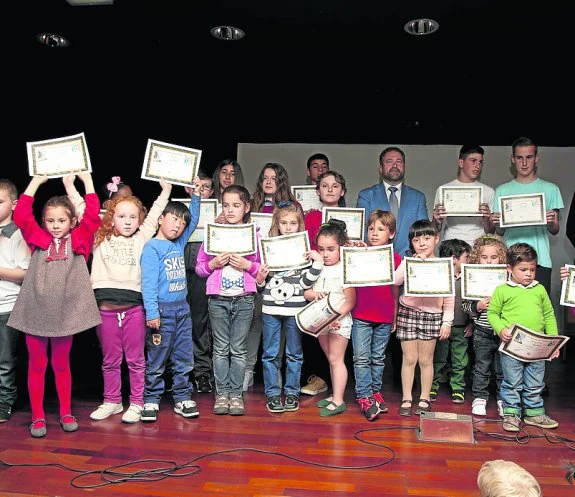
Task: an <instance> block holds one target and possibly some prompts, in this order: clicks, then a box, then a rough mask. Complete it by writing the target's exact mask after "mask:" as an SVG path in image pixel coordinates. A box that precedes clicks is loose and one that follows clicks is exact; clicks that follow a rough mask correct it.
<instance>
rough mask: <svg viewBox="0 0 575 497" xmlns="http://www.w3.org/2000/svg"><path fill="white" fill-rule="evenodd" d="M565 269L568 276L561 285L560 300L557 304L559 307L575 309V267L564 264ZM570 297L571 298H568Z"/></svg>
mask: <svg viewBox="0 0 575 497" xmlns="http://www.w3.org/2000/svg"><path fill="white" fill-rule="evenodd" d="M565 267H566V268H567V269H568V270H569V275H568V276H567V279H566V280H565V281H563V284H562V285H561V300H560V302H559V303H560V304H561V305H566V306H569V307H575V288H574V287H575V266H573V265H571V264H565ZM570 295H573V296H572V297H571V298H570Z"/></svg>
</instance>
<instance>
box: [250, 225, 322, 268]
mask: <svg viewBox="0 0 575 497" xmlns="http://www.w3.org/2000/svg"><path fill="white" fill-rule="evenodd" d="M259 243H260V258H261V261H262V264H266V265H267V266H268V267H269V269H270V271H286V270H289V269H301V268H303V267H308V266H311V262H310V261H308V260H307V259H306V258H305V257H304V255H305V253H306V252H309V238H308V234H307V231H298V232H297V233H291V234H289V235H283V236H274V237H271V238H260V242H259Z"/></svg>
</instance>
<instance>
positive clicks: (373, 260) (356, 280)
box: [340, 245, 394, 288]
mask: <svg viewBox="0 0 575 497" xmlns="http://www.w3.org/2000/svg"><path fill="white" fill-rule="evenodd" d="M340 252H341V256H340V258H341V261H342V270H343V287H344V288H348V287H350V286H379V285H392V284H393V282H394V277H393V245H383V246H380V247H367V248H366V247H341V248H340Z"/></svg>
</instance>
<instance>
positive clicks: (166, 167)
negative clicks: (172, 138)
mask: <svg viewBox="0 0 575 497" xmlns="http://www.w3.org/2000/svg"><path fill="white" fill-rule="evenodd" d="M201 157H202V151H201V150H196V149H194V148H187V147H182V146H180V145H172V144H171V143H164V142H160V141H157V140H148V145H147V146H146V155H145V157H144V166H143V168H142V178H144V179H148V180H151V181H160V179H161V178H164V180H165V181H167V182H168V183H173V184H174V185H182V186H191V185H192V181H193V179H194V178H195V177H196V175H197V174H198V168H199V166H200V159H201Z"/></svg>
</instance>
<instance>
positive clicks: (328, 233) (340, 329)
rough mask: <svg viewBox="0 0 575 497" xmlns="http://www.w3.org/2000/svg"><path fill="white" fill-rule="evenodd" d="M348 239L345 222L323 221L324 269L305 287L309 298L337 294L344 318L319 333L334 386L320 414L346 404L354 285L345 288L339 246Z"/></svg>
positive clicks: (338, 411) (334, 411) (320, 237)
mask: <svg viewBox="0 0 575 497" xmlns="http://www.w3.org/2000/svg"><path fill="white" fill-rule="evenodd" d="M347 241H348V238H347V234H346V231H345V223H344V222H343V221H340V220H338V219H330V221H329V223H325V224H322V225H321V227H320V229H319V233H318V235H317V249H318V252H319V253H320V255H321V256H322V257H323V264H324V268H323V271H322V272H321V274H320V276H319V278H318V280H317V281H316V282H315V283H314V285H313V289H311V290H306V291H305V293H304V295H305V298H306V300H316V299H322V298H325V297H327V295H328V294H330V295H334V296H335V297H336V298H339V300H341V301H342V303H341V306H340V308H339V309H338V311H339V313H340V314H341V317H340V318H339V319H338V320H337V321H335V322H333V323H332V324H331V325H330V326H329V329H328V330H326V331H324V332H322V333H321V334H320V335H319V336H318V340H319V343H320V345H321V348H322V350H323V351H324V353H325V356H326V357H327V360H328V362H329V367H330V373H331V382H332V386H333V392H332V395H331V396H330V397H328V398H326V399H323V400H320V401H319V402H318V403H317V406H318V407H320V408H321V409H320V411H319V415H320V416H334V415H336V414H341V413H343V412H345V410H346V408H347V406H346V403H345V402H344V400H343V395H344V393H345V386H346V384H347V368H346V367H345V362H344V356H345V349H346V348H347V343H348V342H349V338H350V336H351V325H352V319H351V314H350V312H351V310H352V309H353V306H354V305H355V288H343V282H342V267H341V261H340V257H339V253H340V251H339V249H340V248H341V247H342V246H344V245H345V244H346V243H347Z"/></svg>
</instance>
